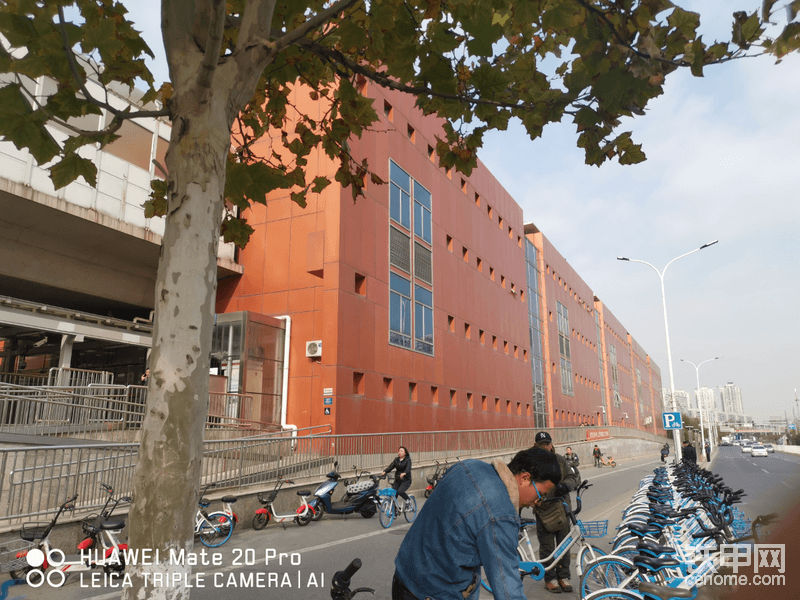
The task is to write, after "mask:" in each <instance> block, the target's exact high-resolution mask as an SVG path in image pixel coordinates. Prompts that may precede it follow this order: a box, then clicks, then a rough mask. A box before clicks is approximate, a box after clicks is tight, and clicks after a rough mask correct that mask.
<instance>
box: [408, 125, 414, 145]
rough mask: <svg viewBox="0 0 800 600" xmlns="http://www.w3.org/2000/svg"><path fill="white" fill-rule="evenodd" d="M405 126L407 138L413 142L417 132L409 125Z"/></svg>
mask: <svg viewBox="0 0 800 600" xmlns="http://www.w3.org/2000/svg"><path fill="white" fill-rule="evenodd" d="M406 127H407V132H408V139H410V140H411V143H412V144H413V143H414V142H415V141H416V139H417V132H416V131H414V128H413V127H412V126H411V125H407V126H406Z"/></svg>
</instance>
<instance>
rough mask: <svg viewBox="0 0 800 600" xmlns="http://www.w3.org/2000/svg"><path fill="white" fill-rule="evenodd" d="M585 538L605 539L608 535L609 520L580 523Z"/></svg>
mask: <svg viewBox="0 0 800 600" xmlns="http://www.w3.org/2000/svg"><path fill="white" fill-rule="evenodd" d="M578 527H580V528H581V533H582V534H583V537H592V538H594V537H596V538H601V537H605V536H606V534H607V533H608V519H606V520H605V521H578Z"/></svg>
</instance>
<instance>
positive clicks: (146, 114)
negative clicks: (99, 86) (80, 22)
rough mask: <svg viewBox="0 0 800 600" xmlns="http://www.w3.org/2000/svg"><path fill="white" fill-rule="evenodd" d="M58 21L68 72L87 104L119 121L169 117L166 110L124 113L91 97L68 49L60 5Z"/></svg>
mask: <svg viewBox="0 0 800 600" xmlns="http://www.w3.org/2000/svg"><path fill="white" fill-rule="evenodd" d="M58 19H59V27H60V29H61V39H62V45H63V46H64V53H65V54H66V56H67V62H68V63H69V68H70V71H72V77H73V78H74V79H75V83H77V84H78V87H79V88H80V90H81V93H82V94H83V96H84V98H85V99H86V101H87V102H90V103H92V104H94V105H95V106H97V107H98V108H105V109H106V110H107V111H108V112H110V113H111V114H113V115H114V116H115V117H117V118H118V119H121V120H124V119H145V118H149V117H168V116H170V112H169V110H167V109H161V110H142V111H136V112H135V113H131V112H130V111H125V110H119V109H118V108H115V107H114V106H111V105H110V104H108V103H107V102H103V101H102V100H98V99H97V98H95V97H94V96H92V95H91V94H90V93H89V90H88V89H87V88H86V84H84V83H83V79H82V78H81V75H80V72H79V71H78V62H77V61H76V60H75V54H74V53H73V52H72V48H70V46H69V38H68V37H67V30H66V28H65V27H64V9H63V8H62V7H61V5H59V6H58ZM103 87H105V86H103Z"/></svg>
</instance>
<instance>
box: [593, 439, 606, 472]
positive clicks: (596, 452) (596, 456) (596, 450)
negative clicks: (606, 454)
mask: <svg viewBox="0 0 800 600" xmlns="http://www.w3.org/2000/svg"><path fill="white" fill-rule="evenodd" d="M592 456H594V466H595V467H599V466H600V463H601V462H602V458H601V457H602V456H603V453H602V452H600V448H598V447H597V444H595V445H594V450H592Z"/></svg>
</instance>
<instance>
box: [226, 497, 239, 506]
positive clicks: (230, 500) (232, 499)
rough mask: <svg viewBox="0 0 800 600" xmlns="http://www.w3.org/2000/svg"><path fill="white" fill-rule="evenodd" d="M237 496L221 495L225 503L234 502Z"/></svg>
mask: <svg viewBox="0 0 800 600" xmlns="http://www.w3.org/2000/svg"><path fill="white" fill-rule="evenodd" d="M238 499H239V498H237V497H236V496H223V497H222V501H223V502H225V503H226V504H234V503H235V502H236V501H237V500H238Z"/></svg>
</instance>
